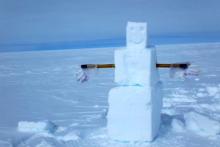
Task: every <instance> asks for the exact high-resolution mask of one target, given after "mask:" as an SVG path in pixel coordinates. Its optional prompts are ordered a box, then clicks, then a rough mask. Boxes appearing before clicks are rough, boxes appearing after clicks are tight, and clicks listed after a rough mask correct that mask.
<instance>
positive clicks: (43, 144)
mask: <svg viewBox="0 0 220 147" xmlns="http://www.w3.org/2000/svg"><path fill="white" fill-rule="evenodd" d="M36 147H53V146H52V145H51V144H49V143H48V142H46V141H44V140H43V141H42V142H41V143H40V144H38V145H36Z"/></svg>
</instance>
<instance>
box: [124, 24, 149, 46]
mask: <svg viewBox="0 0 220 147" xmlns="http://www.w3.org/2000/svg"><path fill="white" fill-rule="evenodd" d="M126 42H127V49H130V50H137V49H145V48H146V43H147V24H146V23H139V22H128V23H127V33H126Z"/></svg>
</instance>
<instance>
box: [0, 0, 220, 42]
mask: <svg viewBox="0 0 220 147" xmlns="http://www.w3.org/2000/svg"><path fill="white" fill-rule="evenodd" d="M127 21H147V22H148V26H149V28H148V29H149V33H150V35H152V36H174V35H175V36H178V35H204V36H213V35H214V36H215V35H218V34H219V33H220V1H219V0H0V45H1V44H25V43H53V42H72V41H88V40H89V41H91V40H100V39H118V38H123V37H125V26H126V22H127Z"/></svg>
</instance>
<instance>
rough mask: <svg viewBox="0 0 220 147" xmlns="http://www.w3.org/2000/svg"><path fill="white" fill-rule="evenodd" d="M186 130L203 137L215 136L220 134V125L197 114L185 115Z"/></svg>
mask: <svg viewBox="0 0 220 147" xmlns="http://www.w3.org/2000/svg"><path fill="white" fill-rule="evenodd" d="M184 118H185V124H186V129H187V130H190V131H192V132H194V133H196V134H198V135H201V136H210V137H212V136H215V135H217V134H219V133H220V123H219V122H217V121H215V120H212V119H210V118H208V117H206V116H203V115H201V114H199V113H196V112H189V113H187V114H185V115H184Z"/></svg>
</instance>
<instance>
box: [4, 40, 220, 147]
mask: <svg viewBox="0 0 220 147" xmlns="http://www.w3.org/2000/svg"><path fill="white" fill-rule="evenodd" d="M157 49H158V50H157V53H158V62H161V63H162V62H167V63H168V62H181V61H190V62H192V63H193V65H196V66H198V67H199V68H200V70H201V74H200V76H199V77H197V78H189V79H186V80H182V79H170V78H169V71H168V70H166V69H162V70H160V75H161V80H162V81H163V83H164V99H163V113H162V124H161V128H160V132H159V135H158V137H157V138H156V139H155V141H154V142H152V143H148V142H117V141H114V140H110V139H109V138H108V136H107V134H106V129H105V126H106V119H105V115H106V111H107V108H108V104H107V95H108V91H109V89H110V88H111V87H114V86H115V84H114V83H113V76H114V72H113V70H112V69H102V70H97V71H93V72H91V73H90V75H91V76H90V80H89V81H88V82H87V83H84V84H80V83H77V82H76V79H75V72H76V71H77V70H78V66H79V65H80V64H83V63H112V62H113V53H114V49H112V48H106V49H101V48H99V49H79V50H78V49H77V50H60V51H33V52H11V53H0V147H11V146H14V147H27V146H31V147H35V146H36V147H60V146H62V147H70V146H71V147H72V146H74V147H75V146H79V147H82V146H85V147H87V146H91V147H98V146H101V147H106V146H108V147H112V146H115V147H131V146H132V147H133V146H134V147H135V146H137V147H140V146H150V147H157V146H160V147H161V146H163V147H168V146H177V147H185V146H190V147H201V146H205V147H206V146H212V147H214V146H216V147H217V146H220V136H219V133H220V132H219V125H218V124H219V122H220V78H219V75H220V67H219V66H218V61H219V55H220V44H219V43H212V44H188V45H187V44H185V45H184V44H183V45H161V46H158V47H157ZM23 121H25V122H33V123H30V124H32V125H30V126H27V128H28V129H30V131H29V132H19V128H17V126H18V123H19V122H23ZM47 121H50V122H52V123H53V124H55V125H56V126H57V129H56V130H55V131H54V132H53V133H51V132H48V131H42V129H41V131H40V132H36V128H33V130H35V132H34V131H33V132H31V127H34V126H36V124H34V122H36V123H38V124H39V122H47ZM204 122H206V123H204ZM27 124H28V123H27ZM195 124H197V125H198V126H200V127H197V128H195V127H194V125H195ZM38 127H40V126H38ZM49 127H50V126H49ZM40 128H41V127H40ZM207 128H208V129H207ZM204 134H205V135H204Z"/></svg>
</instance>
